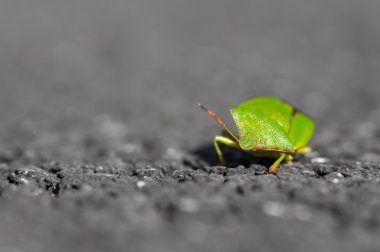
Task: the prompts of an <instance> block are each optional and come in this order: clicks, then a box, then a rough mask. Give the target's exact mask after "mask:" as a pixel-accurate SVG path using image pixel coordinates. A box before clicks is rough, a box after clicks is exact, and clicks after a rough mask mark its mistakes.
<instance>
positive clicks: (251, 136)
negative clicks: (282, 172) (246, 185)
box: [198, 97, 314, 174]
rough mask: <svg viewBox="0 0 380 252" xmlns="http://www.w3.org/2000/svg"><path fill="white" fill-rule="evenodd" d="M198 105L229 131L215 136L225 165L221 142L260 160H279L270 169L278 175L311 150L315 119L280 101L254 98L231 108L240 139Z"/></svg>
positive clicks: (205, 109) (215, 144) (269, 170)
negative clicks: (284, 163) (283, 166)
mask: <svg viewBox="0 0 380 252" xmlns="http://www.w3.org/2000/svg"><path fill="white" fill-rule="evenodd" d="M198 105H199V106H200V107H201V108H202V109H203V110H204V111H206V112H207V113H208V114H209V115H211V116H213V117H214V119H215V120H216V121H218V122H219V123H220V124H221V125H222V126H223V128H224V129H225V130H224V131H223V133H222V134H221V135H217V136H215V137H214V147H215V150H216V153H217V155H218V157H219V160H220V161H221V163H222V164H224V158H223V154H222V152H221V150H220V148H219V145H218V143H223V144H225V145H227V146H230V147H233V148H237V149H240V150H243V151H245V152H248V153H251V154H253V155H254V156H257V157H269V158H274V159H276V161H275V162H274V163H273V164H272V165H271V166H270V167H269V169H268V172H269V173H272V174H276V168H277V166H278V165H279V164H280V163H281V162H282V161H283V160H285V161H291V160H293V156H294V154H305V153H308V152H310V151H311V148H310V147H309V146H308V145H307V144H308V142H309V140H310V138H311V137H312V135H313V133H314V122H313V120H312V119H310V118H309V117H308V116H306V115H305V114H303V113H301V112H300V111H298V110H297V109H295V108H294V107H293V106H291V105H289V104H288V103H286V102H284V101H281V100H279V99H277V98H274V97H258V98H253V99H251V100H248V101H245V102H243V103H241V104H239V105H238V106H236V107H233V108H231V109H230V112H231V115H232V118H233V120H234V122H235V124H236V126H237V130H238V132H239V133H238V135H237V136H235V134H234V133H232V131H231V130H230V129H229V128H228V127H227V125H226V124H225V123H224V122H223V121H222V120H221V119H220V118H219V117H218V116H216V115H215V114H214V112H213V111H212V110H210V109H209V108H206V107H205V106H203V105H202V104H198Z"/></svg>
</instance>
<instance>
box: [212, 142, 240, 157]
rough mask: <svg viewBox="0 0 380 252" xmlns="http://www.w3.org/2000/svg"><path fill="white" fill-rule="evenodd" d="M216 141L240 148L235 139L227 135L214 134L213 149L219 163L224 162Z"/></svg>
mask: <svg viewBox="0 0 380 252" xmlns="http://www.w3.org/2000/svg"><path fill="white" fill-rule="evenodd" d="M218 142H219V143H222V144H225V145H227V146H230V147H234V148H240V147H239V144H238V143H237V142H236V141H234V140H231V139H230V138H228V137H225V136H215V137H214V147H215V150H216V154H217V155H218V158H219V160H220V163H221V164H225V162H224V158H223V153H222V151H221V150H220V148H219V145H218Z"/></svg>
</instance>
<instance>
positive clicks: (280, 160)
mask: <svg viewBox="0 0 380 252" xmlns="http://www.w3.org/2000/svg"><path fill="white" fill-rule="evenodd" d="M285 156H286V154H285V153H282V154H281V156H280V157H279V158H278V159H277V160H276V161H275V162H274V163H273V164H272V165H271V166H270V167H269V169H268V173H270V174H276V172H277V166H278V165H279V164H280V163H281V162H282V160H284V158H285Z"/></svg>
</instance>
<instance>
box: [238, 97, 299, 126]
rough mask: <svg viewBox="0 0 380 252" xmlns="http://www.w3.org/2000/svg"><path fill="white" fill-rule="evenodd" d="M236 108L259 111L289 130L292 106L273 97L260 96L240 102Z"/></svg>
mask: <svg viewBox="0 0 380 252" xmlns="http://www.w3.org/2000/svg"><path fill="white" fill-rule="evenodd" d="M236 108H237V109H242V108H244V109H246V110H251V111H260V112H262V113H264V114H266V115H267V116H268V117H270V118H272V119H274V120H275V121H277V122H278V123H279V124H280V126H281V127H282V128H284V130H285V131H286V132H289V131H290V120H291V117H292V112H293V107H292V106H291V105H289V104H286V103H284V102H282V101H281V100H279V99H277V98H274V97H260V98H254V99H251V100H248V101H246V102H243V103H241V104H240V105H239V106H238V107H236Z"/></svg>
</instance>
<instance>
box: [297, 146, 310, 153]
mask: <svg viewBox="0 0 380 252" xmlns="http://www.w3.org/2000/svg"><path fill="white" fill-rule="evenodd" d="M309 152H311V147H310V146H302V147H299V148H297V149H296V153H299V154H306V153H309Z"/></svg>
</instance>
